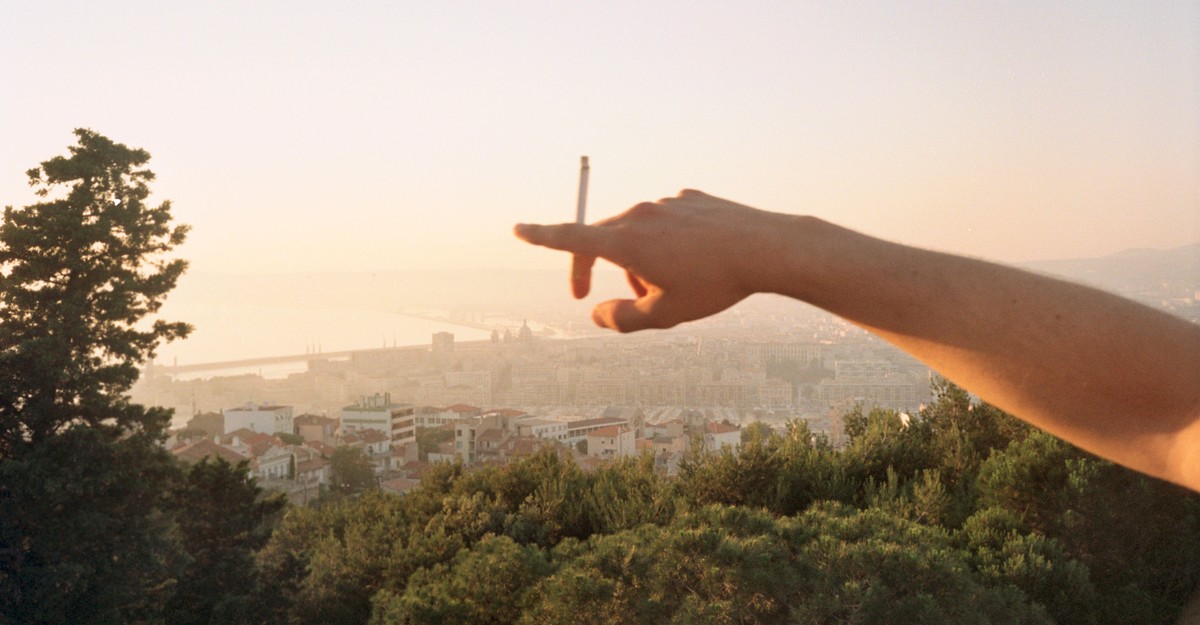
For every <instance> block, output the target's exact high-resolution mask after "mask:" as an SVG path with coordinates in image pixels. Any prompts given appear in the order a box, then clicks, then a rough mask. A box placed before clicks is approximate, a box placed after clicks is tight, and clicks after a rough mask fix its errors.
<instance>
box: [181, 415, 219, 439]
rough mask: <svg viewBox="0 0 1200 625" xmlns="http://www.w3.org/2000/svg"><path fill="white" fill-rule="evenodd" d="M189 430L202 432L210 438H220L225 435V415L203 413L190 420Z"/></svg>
mask: <svg viewBox="0 0 1200 625" xmlns="http://www.w3.org/2000/svg"><path fill="white" fill-rule="evenodd" d="M187 429H189V430H200V431H202V432H204V433H205V434H207V435H208V436H220V435H221V434H224V433H225V415H223V414H221V413H219V412H201V413H197V414H194V415H192V418H191V419H188V422H187Z"/></svg>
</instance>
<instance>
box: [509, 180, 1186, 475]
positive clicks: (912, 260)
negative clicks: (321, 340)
mask: <svg viewBox="0 0 1200 625" xmlns="http://www.w3.org/2000/svg"><path fill="white" fill-rule="evenodd" d="M515 233H516V235H517V236H518V237H519V238H521V239H523V240H525V241H528V242H529V243H532V244H534V245H541V246H545V247H549V248H553V249H557V250H563V251H566V252H570V253H571V254H572V255H573V260H572V271H571V288H572V292H573V293H574V295H575V297H577V298H582V297H584V296H586V295H587V293H588V291H589V290H590V285H591V271H592V266H593V265H594V263H595V261H596V259H597V258H604V259H606V260H608V261H611V262H612V263H614V264H616V265H618V266H620V267H622V268H624V269H625V271H626V274H627V276H628V278H629V283H630V286H631V287H632V288H633V292H634V295H635V296H636V297H635V298H633V299H620V300H610V301H606V302H602V303H600V304H598V305H596V307H595V309H594V310H593V312H592V318H593V320H594V321H595V322H596V324H597V325H600V326H602V327H606V328H611V329H613V330H616V331H619V332H633V331H637V330H644V329H650V328H669V327H672V326H675V325H678V324H680V323H684V322H687V321H692V320H695V319H700V318H702V317H707V316H709V315H712V314H716V313H718V312H720V311H722V310H725V309H726V308H729V307H730V306H732V305H734V304H736V303H737V302H739V301H741V300H742V299H743V298H745V297H747V296H749V295H751V294H753V293H779V294H782V295H786V296H789V297H793V298H795V299H798V300H802V301H805V302H808V303H810V304H813V305H816V306H819V307H821V308H823V309H825V310H827V311H829V312H832V313H834V314H837V315H839V316H841V317H843V318H845V319H847V320H849V321H851V322H853V323H855V324H857V325H859V326H861V327H863V328H865V329H867V330H870V331H871V332H874V333H876V334H878V335H879V336H881V337H883V338H884V339H886V340H887V341H889V342H891V343H892V344H894V345H896V346H897V347H899V348H901V349H903V350H905V351H907V352H909V353H910V354H912V355H913V356H915V357H917V358H918V359H920V360H921V361H923V362H924V363H926V364H927V365H929V366H930V367H931V368H933V369H935V370H936V371H938V372H940V373H941V374H942V375H945V376H947V377H948V378H950V379H952V380H954V381H955V382H956V383H957V384H959V385H961V386H963V387H964V388H967V389H969V390H970V391H971V392H973V393H975V394H977V395H979V396H980V397H981V398H983V399H984V400H986V401H988V402H990V403H992V404H994V405H996V406H998V407H1000V408H1002V409H1004V410H1006V411H1008V412H1010V413H1012V414H1014V415H1016V416H1018V417H1020V418H1022V419H1025V420H1026V421H1028V422H1030V423H1031V424H1033V425H1035V426H1037V427H1040V428H1043V429H1045V430H1047V431H1049V432H1051V433H1053V434H1055V435H1057V436H1060V437H1062V438H1064V439H1066V440H1068V441H1071V442H1073V443H1075V444H1076V445H1079V446H1080V447H1082V448H1084V449H1087V450H1089V451H1091V452H1092V453H1095V454H1097V455H1099V456H1102V457H1105V458H1108V459H1110V460H1113V461H1115V462H1118V463H1120V464H1123V465H1125V466H1128V467H1130V468H1133V469H1136V470H1138V471H1142V472H1144V473H1147V474H1149V475H1153V476H1155V477H1159V478H1162V479H1166V480H1169V481H1172V482H1175V483H1177V484H1181V485H1183V486H1186V487H1188V488H1191V489H1193V490H1200V326H1197V325H1195V324H1192V323H1189V322H1187V321H1185V320H1183V319H1179V318H1177V317H1174V316H1172V315H1169V314H1167V313H1164V312H1161V311H1158V310H1155V309H1153V308H1149V307H1146V306H1143V305H1141V304H1138V303H1136V302H1132V301H1129V300H1126V299H1123V298H1121V297H1118V296H1115V295H1112V294H1110V293H1106V292H1104V291H1099V290H1096V289H1092V288H1088V287H1085V286H1080V285H1077V284H1072V283H1069V282H1064V281H1061V280H1057V279H1054V278H1049V277H1046V276H1041V275H1038V274H1033V273H1029V272H1025V271H1021V270H1018V269H1014V268H1011V267H1006V266H1003V265H997V264H993V263H988V262H984V261H980V260H974V259H970V258H964V257H959V256H953V255H949V254H942V253H937V252H931V251H927V250H921V249H917V248H912V247H907V246H903V245H898V244H895V243H890V242H888V241H884V240H881V239H876V238H873V237H869V236H866V235H863V234H860V233H857V232H854V231H851V230H848V229H846V228H842V227H839V226H836V225H834V224H831V223H828V222H825V221H822V220H820V219H817V218H815V217H808V216H798V215H787V214H781V213H772V212H766V211H761V210H757V209H754V208H750V207H748V206H743V205H740V204H736V203H733V202H730V201H728V200H723V199H720V198H716V197H713V196H710V195H707V194H704V193H701V192H699V191H690V190H687V191H683V192H681V193H680V194H679V195H678V196H676V197H672V198H665V199H662V200H659V201H657V202H647V203H642V204H638V205H637V206H634V207H633V208H631V209H629V210H628V211H626V212H624V213H622V214H620V215H617V216H615V217H612V218H610V219H605V220H603V221H600V222H597V223H595V224H592V225H579V224H560V225H529V224H519V225H517V226H516V229H515Z"/></svg>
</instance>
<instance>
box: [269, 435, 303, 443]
mask: <svg viewBox="0 0 1200 625" xmlns="http://www.w3.org/2000/svg"><path fill="white" fill-rule="evenodd" d="M273 436H274V437H275V438H278V439H279V440H281V441H283V442H285V443H287V444H288V445H303V444H304V437H302V436H300V435H299V434H292V433H291V432H275V433H274V434H273Z"/></svg>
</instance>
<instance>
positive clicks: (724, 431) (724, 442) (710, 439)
mask: <svg viewBox="0 0 1200 625" xmlns="http://www.w3.org/2000/svg"><path fill="white" fill-rule="evenodd" d="M741 446H742V430H741V428H739V427H737V426H736V425H727V424H725V423H717V422H713V421H709V422H708V423H705V424H704V449H706V450H708V451H720V450H721V449H722V448H725V447H731V448H733V450H734V451H736V450H737V449H738V448H740V447H741Z"/></svg>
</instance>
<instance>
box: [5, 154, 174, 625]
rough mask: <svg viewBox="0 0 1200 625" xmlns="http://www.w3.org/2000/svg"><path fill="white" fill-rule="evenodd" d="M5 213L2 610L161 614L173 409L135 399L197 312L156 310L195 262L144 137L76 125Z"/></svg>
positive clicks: (52, 614)
mask: <svg viewBox="0 0 1200 625" xmlns="http://www.w3.org/2000/svg"><path fill="white" fill-rule="evenodd" d="M75 135H76V137H77V138H78V143H77V144H76V145H74V146H72V147H71V148H70V155H69V156H59V157H55V158H52V159H50V160H48V161H45V162H43V163H42V164H41V165H40V166H38V167H35V168H33V169H30V170H29V171H28V176H29V182H30V185H31V186H33V187H34V188H35V189H36V193H37V194H38V195H39V196H41V197H43V198H46V199H45V201H42V202H39V203H36V204H33V205H30V206H26V207H24V208H21V209H14V208H12V207H6V208H5V209H4V221H3V223H2V224H0V622H5V621H11V622H22V623H24V622H38V623H42V622H74V623H83V622H119V621H137V620H147V619H151V620H152V617H151V615H153V614H155V613H156V612H157V610H158V609H159V608H160V607H161V603H162V601H163V600H165V598H166V597H167V596H169V594H170V588H171V579H172V578H173V575H174V570H175V566H176V565H177V564H178V562H177V560H176V556H177V555H178V550H177V543H176V542H175V541H173V540H171V538H170V535H169V531H168V530H169V528H170V519H169V517H168V516H167V515H164V514H163V513H162V512H161V511H162V510H163V509H164V506H165V504H166V502H165V497H166V492H167V485H168V484H169V483H171V481H172V480H174V479H175V478H176V477H177V475H178V472H177V470H176V469H175V467H174V465H173V463H172V462H171V458H170V456H169V455H168V454H167V453H166V452H165V451H164V450H162V449H161V448H160V447H159V446H158V445H157V443H158V442H160V441H161V437H162V433H163V430H164V428H165V426H166V425H167V423H168V422H169V419H170V412H169V411H167V410H165V409H160V408H151V409H147V408H144V407H142V406H138V405H135V404H133V403H131V402H130V401H129V398H128V391H129V389H130V387H131V386H132V385H133V383H134V382H135V381H136V379H137V375H138V369H137V368H138V365H139V364H141V363H142V362H144V361H145V360H146V359H147V358H149V357H151V356H153V354H154V350H155V348H156V346H157V345H158V344H159V343H160V342H161V341H164V340H171V339H175V338H180V337H183V336H185V335H186V334H187V332H188V330H189V327H188V326H187V325H186V324H182V323H168V322H164V321H154V322H152V323H151V322H149V320H148V319H147V318H148V317H149V316H151V315H153V314H154V313H155V312H157V311H158V309H159V307H160V306H161V305H162V303H163V298H164V297H165V296H166V294H167V292H169V291H170V290H171V289H172V288H173V287H174V286H175V282H176V280H177V279H178V278H179V276H180V275H181V274H182V273H183V270H184V267H185V263H184V262H183V261H181V260H172V259H170V258H168V257H167V255H168V254H169V252H170V251H171V250H172V249H173V248H174V247H175V246H177V245H178V244H180V243H181V242H182V241H183V240H184V236H185V234H186V232H187V229H186V227H184V226H174V225H172V224H171V212H170V205H169V203H167V202H162V203H161V204H158V205H157V206H152V205H150V204H148V203H147V199H148V198H149V195H150V188H149V186H148V184H149V182H150V181H152V180H153V179H154V174H153V173H152V172H150V171H149V170H148V169H146V168H145V164H146V163H147V162H148V160H149V158H150V155H149V154H147V153H146V152H145V151H144V150H140V149H133V148H129V147H126V146H124V145H122V144H119V143H115V142H113V141H111V140H109V139H107V138H105V137H103V136H101V135H99V134H97V133H95V132H92V131H90V130H76V131H75Z"/></svg>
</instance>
